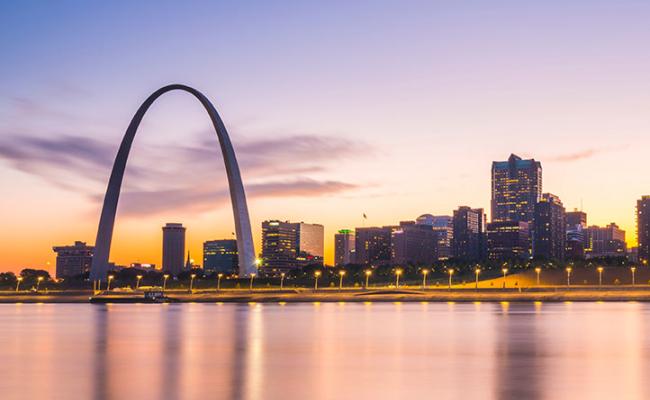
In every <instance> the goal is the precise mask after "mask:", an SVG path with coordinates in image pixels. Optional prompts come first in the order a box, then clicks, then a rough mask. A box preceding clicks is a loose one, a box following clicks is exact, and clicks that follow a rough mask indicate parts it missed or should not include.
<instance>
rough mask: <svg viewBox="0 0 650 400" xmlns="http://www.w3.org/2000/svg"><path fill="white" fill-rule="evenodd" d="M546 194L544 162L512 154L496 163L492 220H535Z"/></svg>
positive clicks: (493, 179) (493, 173)
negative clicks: (539, 204) (544, 191)
mask: <svg viewBox="0 0 650 400" xmlns="http://www.w3.org/2000/svg"><path fill="white" fill-rule="evenodd" d="M541 195H542V164H541V163H540V162H539V161H535V160H534V159H531V160H522V159H521V158H520V157H518V156H516V155H514V154H511V155H510V157H509V158H508V161H494V162H493V163H492V222H504V221H515V222H519V221H523V222H527V223H529V224H531V223H532V221H533V216H534V214H535V204H537V202H538V201H539V200H540V198H541Z"/></svg>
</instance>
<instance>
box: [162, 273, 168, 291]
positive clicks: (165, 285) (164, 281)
mask: <svg viewBox="0 0 650 400" xmlns="http://www.w3.org/2000/svg"><path fill="white" fill-rule="evenodd" d="M167 279H169V274H165V275H163V290H165V289H167Z"/></svg>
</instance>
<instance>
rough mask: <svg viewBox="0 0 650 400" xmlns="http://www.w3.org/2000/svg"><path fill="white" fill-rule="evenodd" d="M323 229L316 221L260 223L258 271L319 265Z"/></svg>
mask: <svg viewBox="0 0 650 400" xmlns="http://www.w3.org/2000/svg"><path fill="white" fill-rule="evenodd" d="M323 249H324V228H323V226H322V225H319V224H306V223H304V222H298V223H293V222H289V221H278V220H270V221H264V222H262V270H263V272H265V273H266V274H277V273H281V272H287V271H289V270H291V269H294V268H300V267H302V266H305V265H311V264H320V265H322V264H323V254H324V251H323Z"/></svg>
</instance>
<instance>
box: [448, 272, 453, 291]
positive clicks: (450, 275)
mask: <svg viewBox="0 0 650 400" xmlns="http://www.w3.org/2000/svg"><path fill="white" fill-rule="evenodd" d="M447 273H448V274H449V290H451V277H452V276H453V275H454V269H453V268H449V269H448V270H447Z"/></svg>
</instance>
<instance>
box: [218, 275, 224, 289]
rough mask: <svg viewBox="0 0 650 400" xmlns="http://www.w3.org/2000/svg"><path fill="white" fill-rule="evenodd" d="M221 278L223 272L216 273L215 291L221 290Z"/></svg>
mask: <svg viewBox="0 0 650 400" xmlns="http://www.w3.org/2000/svg"><path fill="white" fill-rule="evenodd" d="M221 278H223V274H217V292H218V291H220V290H221Z"/></svg>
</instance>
